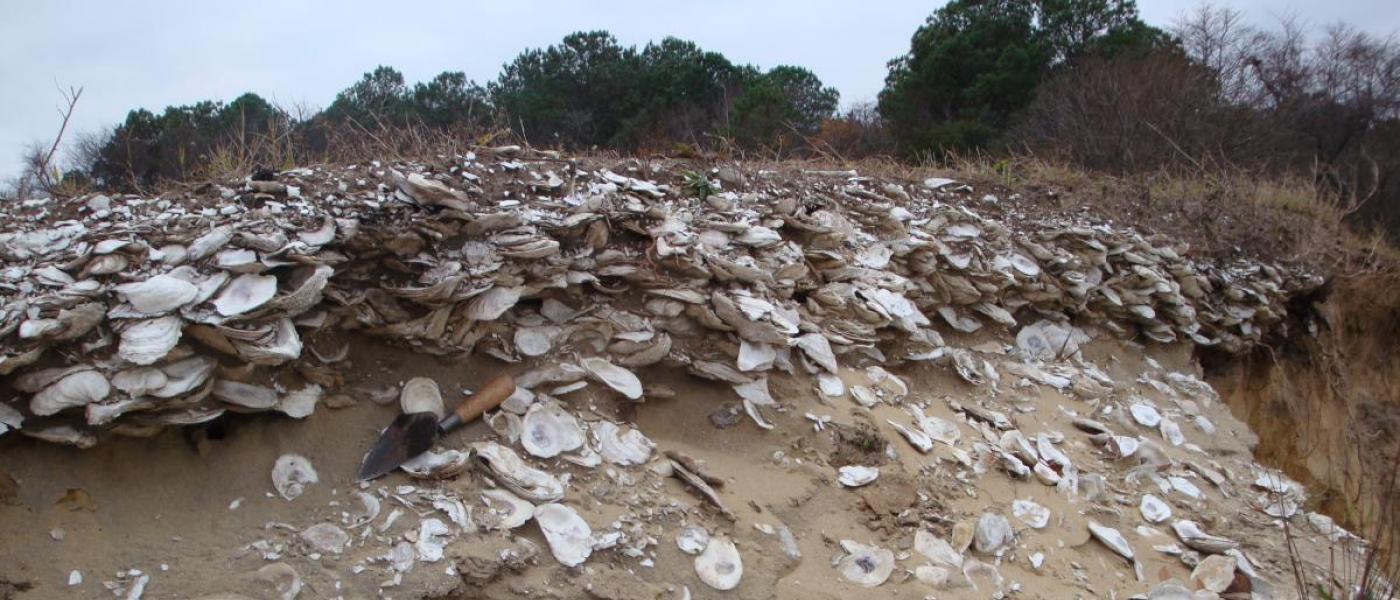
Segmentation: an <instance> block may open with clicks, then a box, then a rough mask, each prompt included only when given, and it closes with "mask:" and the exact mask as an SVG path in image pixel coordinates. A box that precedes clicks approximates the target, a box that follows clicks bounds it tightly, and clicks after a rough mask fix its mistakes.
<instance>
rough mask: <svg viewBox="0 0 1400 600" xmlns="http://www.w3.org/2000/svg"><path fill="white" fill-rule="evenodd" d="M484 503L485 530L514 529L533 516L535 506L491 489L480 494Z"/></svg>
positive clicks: (503, 491) (505, 492)
mask: <svg viewBox="0 0 1400 600" xmlns="http://www.w3.org/2000/svg"><path fill="white" fill-rule="evenodd" d="M481 500H482V502H485V503H486V506H487V509H486V515H484V517H485V526H486V528H487V529H515V528H516V527H520V526H521V525H524V524H525V523H528V522H529V521H530V519H531V518H532V517H534V516H535V505H534V504H530V502H529V501H528V500H525V499H524V498H521V497H520V496H516V495H515V494H512V493H510V492H509V491H507V490H502V489H491V490H486V491H484V492H482V493H481Z"/></svg>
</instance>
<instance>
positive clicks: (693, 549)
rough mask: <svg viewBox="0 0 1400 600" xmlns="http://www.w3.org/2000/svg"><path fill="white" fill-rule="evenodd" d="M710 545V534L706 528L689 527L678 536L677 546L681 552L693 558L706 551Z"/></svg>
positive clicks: (683, 529)
mask: <svg viewBox="0 0 1400 600" xmlns="http://www.w3.org/2000/svg"><path fill="white" fill-rule="evenodd" d="M709 543H710V532H709V531H706V530H705V528H704V527H695V526H693V525H692V526H689V527H684V528H682V529H681V531H680V533H677V534H676V546H677V547H679V548H680V549H681V552H684V553H686V554H690V555H692V556H694V555H698V554H700V553H701V552H703V551H704V550H705V547H706V546H708V545H709Z"/></svg>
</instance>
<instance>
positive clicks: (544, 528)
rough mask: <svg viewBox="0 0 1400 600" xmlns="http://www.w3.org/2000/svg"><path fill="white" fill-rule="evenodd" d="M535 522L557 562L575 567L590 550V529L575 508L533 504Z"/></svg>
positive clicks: (584, 558) (591, 550)
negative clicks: (534, 505) (535, 505)
mask: <svg viewBox="0 0 1400 600" xmlns="http://www.w3.org/2000/svg"><path fill="white" fill-rule="evenodd" d="M535 523H536V524H538V525H539V526H540V531H541V532H543V533H544V538H545V540H546V541H548V542H549V550H550V552H551V553H553V554H554V558H555V560H558V561H559V564H562V565H564V566H566V567H577V566H579V565H581V564H583V561H585V560H588V556H589V555H590V554H592V553H593V539H592V538H593V529H592V528H591V527H589V526H588V522H586V521H584V520H583V517H580V516H578V513H577V512H574V509H572V508H569V507H568V506H565V505H563V504H541V505H539V506H537V507H535Z"/></svg>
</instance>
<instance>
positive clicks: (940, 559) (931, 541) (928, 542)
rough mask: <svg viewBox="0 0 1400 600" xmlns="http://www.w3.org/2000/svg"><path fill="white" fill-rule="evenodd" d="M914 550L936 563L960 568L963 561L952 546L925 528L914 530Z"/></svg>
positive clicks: (959, 553) (960, 554)
mask: <svg viewBox="0 0 1400 600" xmlns="http://www.w3.org/2000/svg"><path fill="white" fill-rule="evenodd" d="M914 550H916V551H918V553H919V554H922V555H924V558H927V559H929V560H930V561H932V562H933V563H934V564H936V565H941V566H946V567H952V568H954V569H957V568H961V567H962V563H963V557H962V553H961V552H958V551H957V550H954V549H953V546H952V545H951V544H949V543H948V541H947V540H944V539H943V538H941V537H938V536H936V535H934V534H933V533H932V532H930V531H928V530H926V529H920V530H918V531H916V532H914Z"/></svg>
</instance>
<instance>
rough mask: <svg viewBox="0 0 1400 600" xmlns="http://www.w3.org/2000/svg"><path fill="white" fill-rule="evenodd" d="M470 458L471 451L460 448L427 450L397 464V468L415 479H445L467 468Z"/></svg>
mask: <svg viewBox="0 0 1400 600" xmlns="http://www.w3.org/2000/svg"><path fill="white" fill-rule="evenodd" d="M470 458H471V452H462V451H460V450H443V451H442V452H434V451H432V450H429V451H427V452H424V453H422V454H419V455H418V456H415V457H413V458H411V459H408V460H407V461H404V463H403V464H402V465H399V468H400V469H402V470H403V472H405V473H408V474H409V476H411V477H414V478H417V479H446V478H448V477H453V476H456V475H458V474H460V473H461V472H462V471H465V470H467V463H468V459H470Z"/></svg>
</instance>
